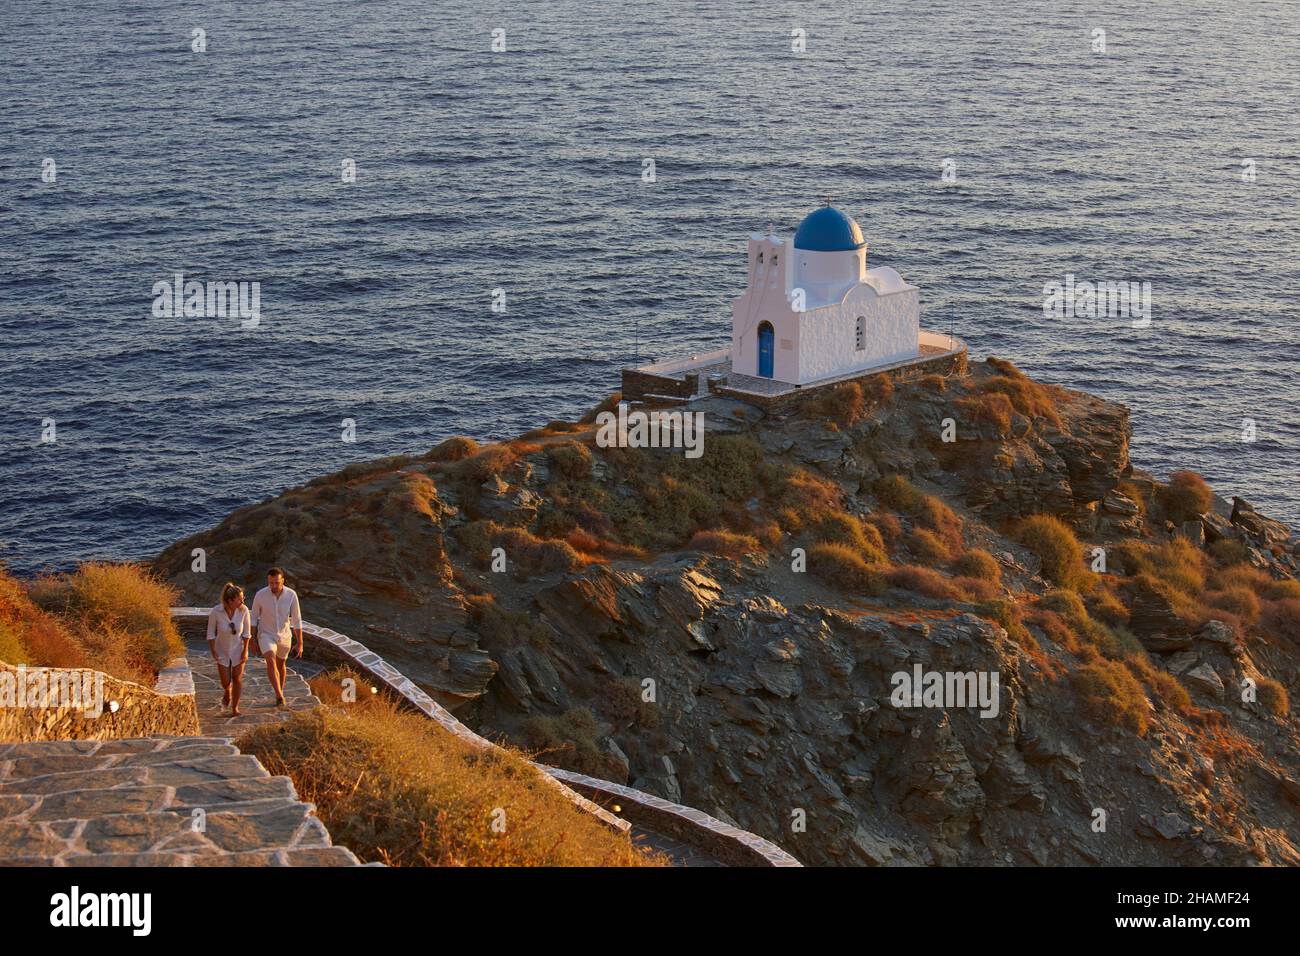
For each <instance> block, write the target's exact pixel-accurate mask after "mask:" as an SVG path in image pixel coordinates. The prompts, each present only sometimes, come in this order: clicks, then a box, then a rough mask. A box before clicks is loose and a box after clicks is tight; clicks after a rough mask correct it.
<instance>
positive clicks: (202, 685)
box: [185, 638, 320, 737]
mask: <svg viewBox="0 0 1300 956" xmlns="http://www.w3.org/2000/svg"><path fill="white" fill-rule="evenodd" d="M185 651H186V656H187V657H188V658H189V661H190V671H191V672H192V673H193V675H194V702H195V704H196V705H197V706H198V709H199V724H200V726H201V727H202V728H203V732H204V733H205V734H217V735H223V736H225V735H228V736H231V737H238V736H239V735H240V734H241V733H243V732H244V731H246V730H251V729H252V728H254V727H261V726H263V725H265V724H276V723H279V722H280V721H282V720H285V719H287V718H288V717H289V716H290V715H292V714H293V713H295V712H297V711H302V710H311V709H312V708H314V707H319V706H320V701H319V700H317V699H316V698H315V697H314V696H313V695H312V692H311V688H310V687H308V686H307V681H306V680H305V679H304V677H303V674H302V673H300V672H299V671H297V670H295V667H297V666H301V663H300V662H299V661H296V660H294V659H293V658H290V659H289V672H288V675H287V680H286V683H285V688H284V699H285V700H286V701H288V706H287V707H285V708H283V709H279V710H277V709H276V707H275V693H274V691H272V690H271V681H270V679H269V678H268V677H267V676H266V661H264V660H262V659H261V658H249V661H248V663H247V664H245V665H244V693H243V697H242V698H241V699H240V701H239V716H238V717H231V716H230V708H229V706H226V705H223V704H222V703H221V696H222V691H221V677H220V676H219V675H218V674H217V662H216V661H214V660H213V659H212V654H211V653H209V651H208V645H207V641H205V640H201V639H197V638H189V639H187V640H186V643H185ZM304 669H306V668H304Z"/></svg>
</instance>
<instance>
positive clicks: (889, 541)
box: [863, 511, 903, 550]
mask: <svg viewBox="0 0 1300 956" xmlns="http://www.w3.org/2000/svg"><path fill="white" fill-rule="evenodd" d="M863 521H864V522H865V523H866V524H868V525H870V526H871V527H873V528H875V529H876V533H877V534H878V535H880V540H881V547H882V548H885V549H886V550H888V549H889V548H892V547H893V546H894V545H896V544H898V541H899V539H900V538H902V537H903V523H902V522H901V521H899V520H898V517H897V516H896V515H891V514H889V513H888V512H887V511H877V512H875V513H874V514H869V515H867V516H866V517H865V518H864V519H863Z"/></svg>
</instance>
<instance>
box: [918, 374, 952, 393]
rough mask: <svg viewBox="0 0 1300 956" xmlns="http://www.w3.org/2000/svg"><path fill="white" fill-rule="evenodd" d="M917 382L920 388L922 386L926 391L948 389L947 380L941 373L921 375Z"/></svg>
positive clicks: (943, 390)
mask: <svg viewBox="0 0 1300 956" xmlns="http://www.w3.org/2000/svg"><path fill="white" fill-rule="evenodd" d="M917 384H918V385H920V386H921V388H924V389H925V390H926V391H930V392H946V391H948V380H947V379H946V378H944V377H943V376H942V375H935V374H933V373H931V374H930V375H922V376H921V377H920V378H919V379H918V380H917Z"/></svg>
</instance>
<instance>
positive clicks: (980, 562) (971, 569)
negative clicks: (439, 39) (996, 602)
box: [953, 548, 1002, 585]
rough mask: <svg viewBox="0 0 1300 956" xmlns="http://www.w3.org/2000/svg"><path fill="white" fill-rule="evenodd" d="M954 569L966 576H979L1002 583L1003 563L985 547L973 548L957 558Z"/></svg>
mask: <svg viewBox="0 0 1300 956" xmlns="http://www.w3.org/2000/svg"><path fill="white" fill-rule="evenodd" d="M953 570H954V571H956V572H957V573H958V574H960V575H961V576H962V577H966V578H979V579H980V580H981V581H989V582H991V583H993V584H995V585H998V584H1001V583H1002V565H1001V564H999V563H998V559H997V558H995V557H993V555H991V554H989V552H987V551H985V550H984V549H983V548H971V549H970V550H969V551H967V552H966V553H965V554H963V555H962V556H961V557H959V558H958V559H957V563H956V564H954V565H953Z"/></svg>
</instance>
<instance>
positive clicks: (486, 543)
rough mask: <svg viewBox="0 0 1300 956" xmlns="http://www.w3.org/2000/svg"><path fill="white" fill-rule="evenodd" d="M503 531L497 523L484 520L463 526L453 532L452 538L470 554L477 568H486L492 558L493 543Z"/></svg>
mask: <svg viewBox="0 0 1300 956" xmlns="http://www.w3.org/2000/svg"><path fill="white" fill-rule="evenodd" d="M502 530H503V528H502V527H501V525H499V524H497V523H496V522H495V521H490V520H487V519H484V520H482V521H471V522H469V523H468V524H463V525H461V526H460V527H459V528H457V529H456V530H455V531H453V532H452V537H454V538H455V539H456V542H457V543H458V544H459V545H460V546H461V547H462V548H464V549H465V550H466V551H467V552H468V553H469V558H470V560H471V561H472V562H473V563H474V564H475V566H477V567H479V568H486V567H487V566H488V562H489V561H490V560H491V558H492V548H493V544H492V542H493V540H494V539H495V538H496V536H497V535H498V534H499V533H500V532H501V531H502Z"/></svg>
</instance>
